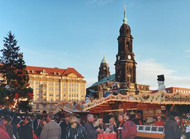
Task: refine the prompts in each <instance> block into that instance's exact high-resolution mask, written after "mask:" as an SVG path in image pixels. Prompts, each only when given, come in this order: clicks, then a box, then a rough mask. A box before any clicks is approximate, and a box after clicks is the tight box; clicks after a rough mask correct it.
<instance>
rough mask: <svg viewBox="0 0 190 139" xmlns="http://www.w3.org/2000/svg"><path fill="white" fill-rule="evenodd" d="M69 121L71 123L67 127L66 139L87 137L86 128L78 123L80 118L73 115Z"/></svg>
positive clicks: (84, 138)
mask: <svg viewBox="0 0 190 139" xmlns="http://www.w3.org/2000/svg"><path fill="white" fill-rule="evenodd" d="M69 122H70V125H69V127H68V128H67V129H66V139H86V132H85V129H84V127H82V126H81V125H79V124H78V119H77V118H76V117H75V116H71V117H70V121H69Z"/></svg>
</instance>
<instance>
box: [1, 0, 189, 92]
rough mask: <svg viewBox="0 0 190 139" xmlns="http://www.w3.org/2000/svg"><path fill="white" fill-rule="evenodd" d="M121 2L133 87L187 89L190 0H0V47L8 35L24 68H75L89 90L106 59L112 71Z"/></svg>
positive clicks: (113, 68)
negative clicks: (128, 30)
mask: <svg viewBox="0 0 190 139" xmlns="http://www.w3.org/2000/svg"><path fill="white" fill-rule="evenodd" d="M124 4H126V15H127V19H128V22H127V23H128V24H129V25H130V27H131V30H132V36H133V38H134V40H133V50H134V53H135V59H136V62H137V83H139V84H147V85H150V88H151V89H156V88H157V87H158V84H157V80H156V79H157V75H159V74H164V75H165V79H166V80H165V85H166V87H171V86H176V87H186V88H190V70H189V69H190V18H189V13H190V8H189V5H190V1H189V0H0V49H2V48H3V38H4V37H5V36H6V35H7V33H8V32H9V31H11V32H12V33H13V34H15V37H16V39H17V40H18V45H19V46H20V48H21V50H20V52H23V53H24V60H25V62H26V64H27V65H31V66H43V67H59V68H68V67H73V68H75V69H76V70H77V71H78V72H80V73H81V74H82V75H83V76H84V77H85V80H86V81H87V87H88V86H89V85H91V84H93V83H94V82H96V81H97V76H98V70H99V66H100V62H101V60H102V58H103V56H104V55H105V56H106V59H107V61H108V63H109V66H110V71H111V74H114V73H115V67H114V63H115V60H116V54H117V51H118V49H117V48H118V44H117V37H118V35H119V28H120V26H121V25H122V19H123V11H124V8H123V7H124Z"/></svg>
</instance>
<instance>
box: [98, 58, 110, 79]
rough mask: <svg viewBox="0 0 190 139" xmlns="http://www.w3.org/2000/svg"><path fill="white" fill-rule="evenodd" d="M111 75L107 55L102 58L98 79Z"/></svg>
mask: <svg viewBox="0 0 190 139" xmlns="http://www.w3.org/2000/svg"><path fill="white" fill-rule="evenodd" d="M107 76H110V71H109V66H108V63H107V61H106V58H105V56H104V57H103V59H102V62H101V64H100V68H99V73H98V81H100V80H101V79H103V78H105V77H107Z"/></svg>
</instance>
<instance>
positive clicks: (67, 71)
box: [26, 66, 84, 78]
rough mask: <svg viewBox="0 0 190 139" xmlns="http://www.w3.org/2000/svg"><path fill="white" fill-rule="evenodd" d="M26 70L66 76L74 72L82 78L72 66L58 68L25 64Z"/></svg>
mask: <svg viewBox="0 0 190 139" xmlns="http://www.w3.org/2000/svg"><path fill="white" fill-rule="evenodd" d="M26 70H27V71H28V72H29V73H30V74H40V73H41V72H43V71H44V72H45V73H48V74H49V75H54V76H67V75H69V74H71V73H73V74H75V75H76V76H77V77H79V78H84V77H83V76H82V75H81V74H80V73H79V72H78V71H76V70H75V69H74V68H67V69H59V68H47V67H36V66H26Z"/></svg>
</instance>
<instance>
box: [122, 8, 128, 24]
mask: <svg viewBox="0 0 190 139" xmlns="http://www.w3.org/2000/svg"><path fill="white" fill-rule="evenodd" d="M123 24H127V17H126V5H124V18H123Z"/></svg>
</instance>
